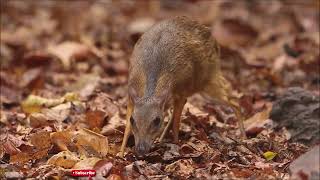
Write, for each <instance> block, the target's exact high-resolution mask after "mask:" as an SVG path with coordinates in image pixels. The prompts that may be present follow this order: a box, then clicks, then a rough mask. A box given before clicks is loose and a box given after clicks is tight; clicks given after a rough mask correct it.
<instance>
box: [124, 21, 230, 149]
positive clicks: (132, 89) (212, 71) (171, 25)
mask: <svg viewBox="0 0 320 180" xmlns="http://www.w3.org/2000/svg"><path fill="white" fill-rule="evenodd" d="M227 84H228V83H227V81H226V80H225V79H224V78H223V76H222V75H221V72H220V59H219V47H218V45H217V43H216V42H215V40H214V39H213V38H212V37H211V32H210V29H209V28H207V27H205V26H203V25H201V24H199V23H197V22H196V21H192V20H190V19H188V18H186V17H177V18H173V19H169V20H164V21H162V22H160V23H158V24H156V25H154V26H153V27H152V28H151V29H149V30H148V31H147V32H145V33H144V34H143V35H142V37H141V38H140V39H139V40H138V42H137V43H136V45H135V47H134V51H133V54H132V58H131V62H130V69H129V81H128V88H129V90H128V91H129V98H130V100H131V101H132V109H133V112H132V115H130V117H132V118H133V119H134V120H135V121H134V122H135V126H134V127H132V125H131V127H128V131H130V130H131V128H132V132H133V134H134V137H135V141H136V146H138V151H141V153H144V151H148V150H149V149H150V147H151V145H152V143H153V141H154V139H155V138H156V137H157V136H158V135H159V134H160V132H161V130H160V129H161V128H154V127H153V126H152V122H153V121H154V119H155V118H156V117H160V118H161V127H163V126H162V124H163V118H164V113H165V112H166V110H167V108H168V107H170V106H173V107H174V115H173V119H174V122H173V131H174V136H176V137H174V139H175V141H177V140H178V139H177V138H178V130H179V123H180V115H181V111H182V109H183V106H184V104H185V102H186V99H187V97H189V96H191V95H192V94H194V93H197V92H200V93H204V94H207V95H209V96H210V97H212V98H213V99H215V100H217V101H219V102H224V103H228V101H229V98H228V95H229V86H228V85H227ZM128 118H129V117H128ZM127 123H130V121H129V120H128V121H127ZM128 126H130V125H128ZM176 126H178V127H176ZM127 134H128V133H127ZM125 138H126V137H125ZM125 143H126V141H125ZM141 144H144V145H145V146H147V147H141V148H142V149H141V148H140V149H139V147H140V146H144V145H141ZM124 146H125V145H124ZM123 148H124V147H123ZM122 150H123V149H122Z"/></svg>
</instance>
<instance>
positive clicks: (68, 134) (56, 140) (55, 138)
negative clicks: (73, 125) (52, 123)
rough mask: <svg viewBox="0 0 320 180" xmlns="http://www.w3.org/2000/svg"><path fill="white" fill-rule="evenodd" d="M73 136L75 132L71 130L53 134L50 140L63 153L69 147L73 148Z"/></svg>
mask: <svg viewBox="0 0 320 180" xmlns="http://www.w3.org/2000/svg"><path fill="white" fill-rule="evenodd" d="M73 135H74V132H73V131H71V130H65V131H58V132H53V133H51V134H50V139H51V141H52V143H53V144H55V145H56V146H58V148H59V149H60V150H61V151H67V150H68V147H70V146H71V143H72V141H71V139H72V136H73Z"/></svg>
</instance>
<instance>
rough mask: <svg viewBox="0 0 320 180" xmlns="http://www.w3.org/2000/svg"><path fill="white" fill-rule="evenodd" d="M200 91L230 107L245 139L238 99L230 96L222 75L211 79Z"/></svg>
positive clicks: (227, 84)
mask: <svg viewBox="0 0 320 180" xmlns="http://www.w3.org/2000/svg"><path fill="white" fill-rule="evenodd" d="M202 93H203V94H204V95H205V96H206V97H207V96H209V98H210V99H211V100H213V101H215V102H217V103H219V104H223V105H227V106H229V107H231V108H232V110H233V112H234V113H235V115H236V117H237V119H238V124H239V128H240V132H241V136H242V137H243V138H244V139H246V138H247V136H246V133H245V129H244V124H243V121H244V120H243V116H242V113H241V107H240V105H239V103H238V99H237V98H236V97H232V94H231V86H230V83H229V82H228V81H227V80H226V79H225V78H224V77H223V76H222V75H219V76H216V78H215V80H211V82H210V83H209V84H208V85H207V86H206V87H205V88H204V90H203V92H202Z"/></svg>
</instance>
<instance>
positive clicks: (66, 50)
mask: <svg viewBox="0 0 320 180" xmlns="http://www.w3.org/2000/svg"><path fill="white" fill-rule="evenodd" d="M48 52H49V53H50V54H53V55H54V56H56V57H58V58H59V59H60V60H61V62H62V64H63V67H64V68H65V69H67V70H69V69H70V68H71V61H72V60H81V59H87V58H88V57H89V56H90V55H91V54H92V51H91V50H90V48H89V47H88V46H86V45H84V44H80V43H77V42H71V41H66V42H63V43H61V44H58V45H52V46H49V47H48Z"/></svg>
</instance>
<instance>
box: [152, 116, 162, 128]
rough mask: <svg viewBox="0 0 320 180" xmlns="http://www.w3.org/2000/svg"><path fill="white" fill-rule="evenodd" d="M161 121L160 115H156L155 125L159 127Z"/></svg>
mask: <svg viewBox="0 0 320 180" xmlns="http://www.w3.org/2000/svg"><path fill="white" fill-rule="evenodd" d="M160 122H161V120H160V117H156V118H155V119H154V120H153V122H152V123H153V126H154V127H159V125H160Z"/></svg>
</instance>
